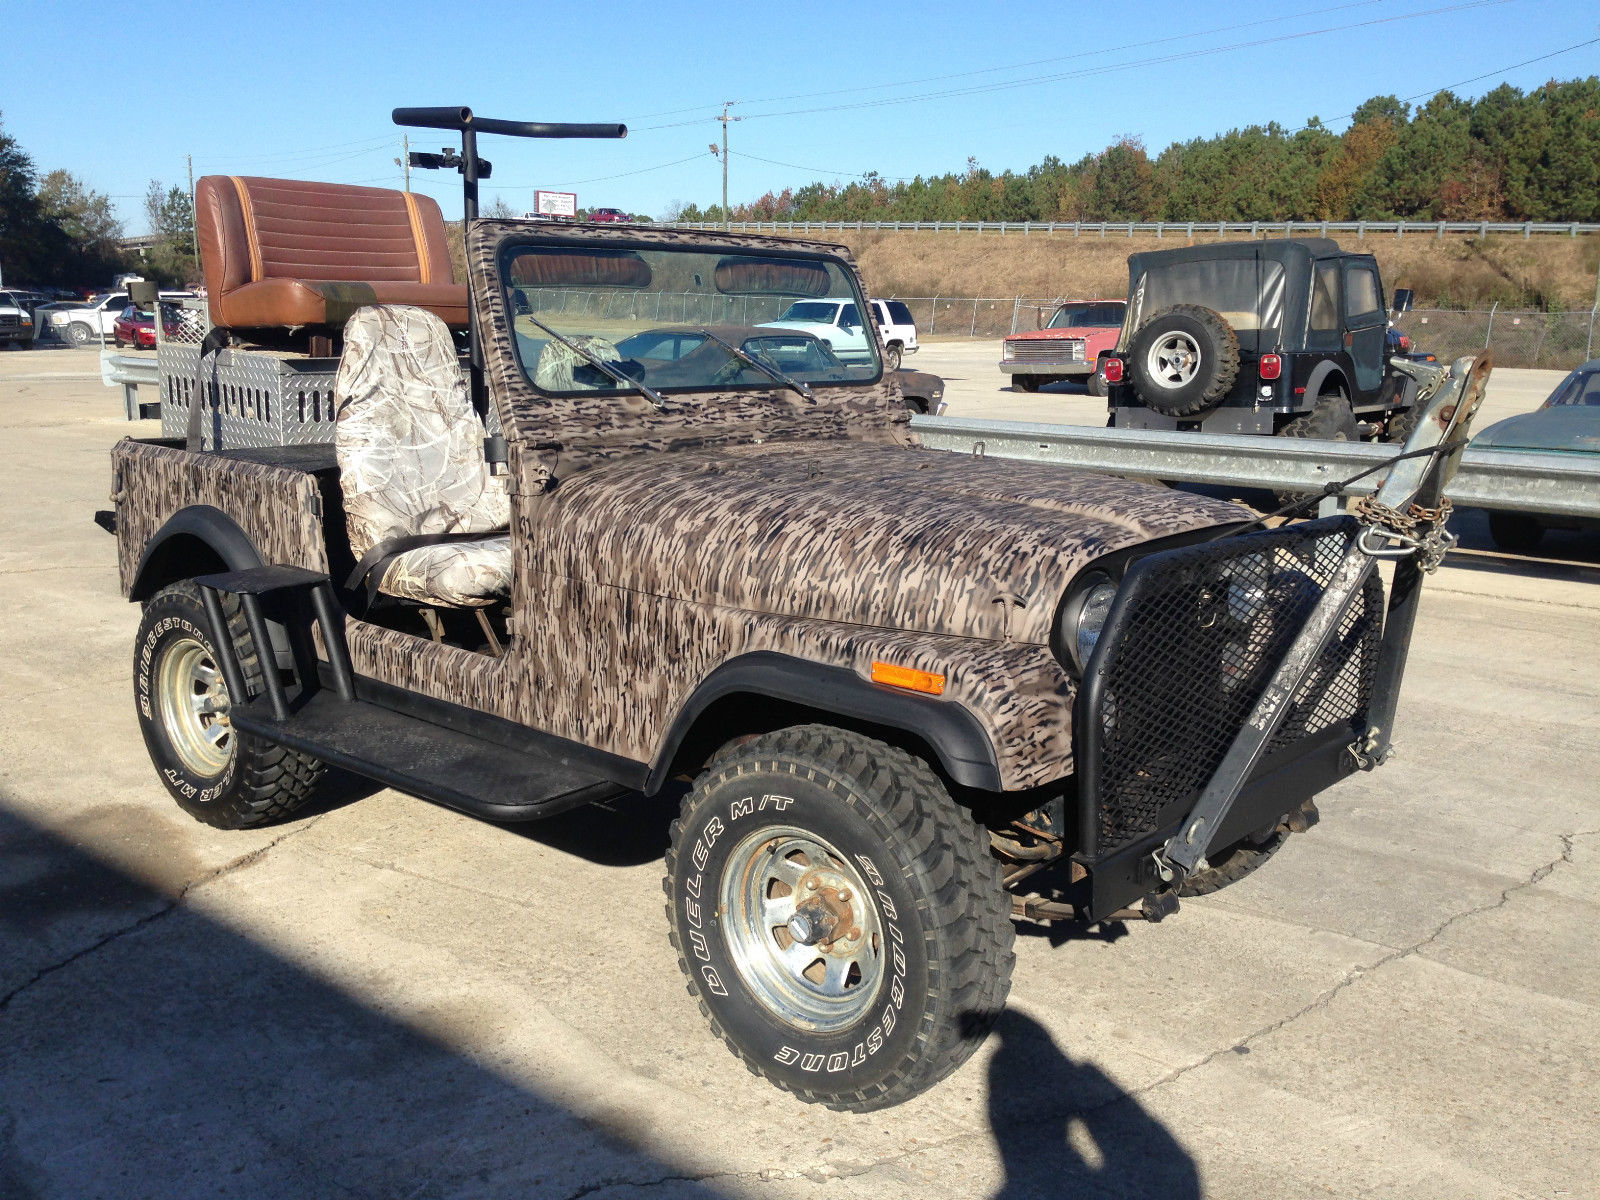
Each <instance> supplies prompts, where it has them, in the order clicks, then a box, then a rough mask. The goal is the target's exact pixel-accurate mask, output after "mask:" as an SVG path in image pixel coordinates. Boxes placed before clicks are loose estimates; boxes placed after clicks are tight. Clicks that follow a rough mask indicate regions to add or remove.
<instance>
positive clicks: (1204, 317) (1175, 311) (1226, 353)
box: [1127, 304, 1239, 417]
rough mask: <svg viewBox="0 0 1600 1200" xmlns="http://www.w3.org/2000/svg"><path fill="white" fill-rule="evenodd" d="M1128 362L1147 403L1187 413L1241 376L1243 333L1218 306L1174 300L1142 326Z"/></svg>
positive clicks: (1218, 396)
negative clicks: (1240, 350)
mask: <svg viewBox="0 0 1600 1200" xmlns="http://www.w3.org/2000/svg"><path fill="white" fill-rule="evenodd" d="M1127 362H1128V373H1129V375H1130V376H1131V377H1132V379H1133V386H1134V390H1135V391H1136V392H1138V394H1139V399H1140V400H1142V401H1144V403H1145V405H1146V407H1148V408H1150V409H1152V410H1153V411H1155V412H1158V413H1162V414H1164V415H1165V416H1169V417H1187V416H1191V415H1192V414H1194V413H1197V412H1203V411H1205V410H1206V409H1208V408H1212V407H1214V406H1215V405H1216V404H1218V403H1219V402H1220V401H1221V400H1222V398H1223V397H1224V396H1226V395H1227V394H1228V392H1229V390H1230V389H1231V388H1232V387H1233V383H1234V380H1236V379H1238V378H1239V337H1238V335H1237V334H1236V333H1234V331H1233V327H1232V326H1231V325H1229V324H1228V322H1227V321H1226V320H1224V319H1223V317H1222V314H1221V313H1219V312H1217V311H1215V310H1214V309H1210V308H1202V307H1201V306H1200V305H1198V304H1175V305H1173V306H1172V307H1171V308H1164V309H1162V310H1161V311H1159V312H1157V313H1155V314H1154V315H1153V316H1151V317H1150V318H1149V319H1148V320H1147V321H1145V323H1144V324H1143V325H1141V326H1139V331H1138V332H1137V333H1135V334H1134V335H1133V344H1132V345H1131V346H1130V347H1129V354H1128V359H1127Z"/></svg>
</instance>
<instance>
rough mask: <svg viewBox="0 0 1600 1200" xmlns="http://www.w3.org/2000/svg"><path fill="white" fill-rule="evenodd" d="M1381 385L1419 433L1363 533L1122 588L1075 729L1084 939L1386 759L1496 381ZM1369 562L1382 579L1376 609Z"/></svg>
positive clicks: (1199, 560)
mask: <svg viewBox="0 0 1600 1200" xmlns="http://www.w3.org/2000/svg"><path fill="white" fill-rule="evenodd" d="M1394 365H1395V367H1396V368H1398V369H1400V370H1401V371H1402V372H1403V373H1404V374H1407V375H1411V376H1413V377H1414V378H1416V379H1417V381H1418V383H1419V385H1420V391H1419V397H1418V401H1417V404H1418V408H1419V411H1418V413H1417V418H1418V419H1417V422H1416V426H1415V428H1414V429H1413V430H1412V432H1411V436H1410V437H1409V438H1407V440H1406V444H1405V448H1404V450H1403V451H1402V452H1401V453H1400V454H1399V455H1397V456H1396V458H1395V460H1394V462H1393V464H1392V465H1391V466H1390V467H1389V468H1388V471H1387V475H1386V477H1385V478H1384V481H1383V482H1382V484H1380V485H1379V487H1378V490H1377V492H1376V494H1375V495H1374V496H1373V497H1372V498H1371V499H1370V500H1366V501H1363V502H1362V513H1363V517H1362V519H1361V520H1357V519H1355V518H1352V517H1335V518H1332V519H1329V520H1324V521H1311V522H1307V523H1305V524H1301V525H1288V526H1283V527H1280V528H1278V529H1272V530H1263V531H1261V532H1258V533H1247V534H1241V535H1238V536H1234V537H1224V538H1220V539H1218V540H1217V541H1213V542H1208V543H1204V544H1202V545H1199V546H1191V547H1185V548H1182V549H1178V550H1169V551H1164V552H1161V553H1157V554H1152V555H1149V556H1148V557H1146V558H1143V559H1140V560H1139V561H1138V562H1136V563H1135V564H1134V565H1133V566H1132V567H1130V568H1129V570H1128V573H1127V575H1126V576H1124V578H1123V582H1122V586H1121V587H1120V588H1119V589H1118V591H1117V598H1116V601H1115V603H1114V604H1113V605H1112V609H1111V613H1110V615H1109V616H1108V618H1107V621H1106V627H1105V629H1104V630H1103V631H1102V632H1101V635H1100V639H1099V642H1098V643H1097V644H1096V647H1095V651H1094V654H1093V655H1092V656H1091V657H1090V659H1089V662H1088V663H1087V664H1086V665H1085V668H1084V677H1083V682H1082V686H1081V688H1080V689H1079V692H1078V700H1077V709H1076V711H1075V714H1074V723H1075V728H1074V733H1075V736H1076V739H1077V740H1076V745H1077V750H1078V756H1079V759H1078V795H1079V797H1080V804H1079V813H1080V820H1081V822H1082V824H1081V828H1080V829H1079V831H1078V832H1079V845H1080V849H1079V850H1078V852H1077V853H1076V854H1075V855H1074V865H1075V867H1076V868H1077V869H1076V870H1075V871H1074V872H1073V874H1074V876H1075V877H1077V878H1078V881H1079V882H1078V889H1077V890H1076V891H1075V892H1074V896H1073V900H1074V906H1075V908H1076V909H1077V910H1078V912H1080V913H1082V914H1083V915H1085V916H1087V917H1088V918H1089V919H1090V920H1103V919H1104V918H1105V917H1107V916H1108V915H1109V914H1111V913H1113V912H1116V911H1118V910H1119V909H1123V908H1125V907H1127V906H1129V905H1130V904H1132V903H1133V902H1134V901H1137V900H1140V899H1142V898H1156V897H1157V896H1158V894H1159V893H1160V892H1162V891H1172V890H1176V889H1177V888H1179V887H1181V885H1182V883H1183V880H1184V879H1185V877H1187V876H1188V875H1190V874H1192V873H1194V872H1195V871H1197V870H1201V869H1203V868H1204V866H1205V864H1206V855H1207V854H1208V853H1213V852H1218V851H1221V850H1224V849H1226V848H1227V847H1229V846H1231V845H1233V844H1234V843H1235V842H1237V841H1239V840H1240V839H1241V838H1244V837H1246V836H1249V835H1251V834H1256V835H1258V836H1260V835H1264V834H1268V833H1270V832H1271V831H1272V830H1273V829H1275V828H1276V827H1277V825H1278V824H1279V823H1280V822H1281V821H1282V820H1283V819H1284V817H1285V816H1286V815H1288V814H1292V813H1294V812H1295V810H1296V809H1298V808H1301V807H1302V806H1303V805H1304V803H1305V802H1306V801H1307V800H1309V799H1310V798H1311V797H1312V796H1314V795H1316V794H1317V793H1318V792H1320V791H1322V790H1323V789H1324V788H1326V787H1328V786H1329V785H1331V784H1333V783H1336V782H1337V781H1338V780H1340V779H1342V778H1343V777H1344V776H1346V775H1348V774H1350V773H1351V772H1353V771H1356V770H1370V769H1371V768H1373V767H1375V766H1377V765H1379V764H1381V763H1382V762H1383V760H1384V759H1385V758H1386V757H1387V756H1388V753H1389V747H1390V743H1389V738H1390V733H1391V730H1392V729H1393V726H1394V713H1395V707H1396V704H1397V703H1398V701H1399V694H1400V679H1401V676H1402V675H1403V674H1404V672H1405V663H1406V656H1407V654H1408V653H1409V652H1410V649H1411V631H1412V629H1413V628H1414V627H1415V625H1416V619H1417V604H1418V600H1419V598H1420V595H1421V591H1422V588H1421V583H1422V579H1423V576H1424V575H1425V574H1426V573H1428V572H1430V571H1432V570H1433V569H1434V568H1435V567H1437V566H1438V563H1439V561H1440V560H1441V559H1442V558H1443V557H1444V554H1445V552H1446V550H1448V548H1449V546H1450V545H1451V544H1453V539H1452V538H1450V536H1449V535H1448V534H1447V533H1446V532H1445V530H1444V527H1443V522H1444V520H1445V518H1446V517H1447V516H1448V513H1449V507H1448V505H1447V504H1445V502H1444V494H1445V489H1446V487H1447V485H1448V484H1449V482H1450V480H1451V478H1452V477H1453V476H1454V474H1455V471H1456V468H1457V467H1458V466H1459V465H1460V461H1461V451H1462V449H1463V448H1464V447H1465V446H1466V444H1467V438H1468V433H1469V429H1470V426H1471V423H1472V418H1473V416H1474V415H1475V414H1476V412H1477V410H1478V407H1479V405H1480V404H1481V403H1482V401H1483V397H1484V393H1485V390H1486V388H1487V385H1488V380H1489V373H1490V371H1491V369H1492V362H1491V360H1490V357H1489V355H1488V354H1487V353H1485V354H1481V355H1477V356H1467V357H1463V358H1458V359H1457V360H1456V361H1455V362H1454V363H1453V364H1452V365H1451V366H1450V367H1449V368H1448V369H1447V368H1444V367H1432V366H1423V365H1421V364H1413V363H1406V362H1403V361H1402V360H1399V359H1396V360H1395V363H1394ZM1357 478H1358V479H1359V478H1360V476H1357ZM1354 482H1355V480H1346V481H1345V482H1344V483H1337V484H1332V485H1330V486H1329V489H1328V492H1327V494H1329V495H1332V494H1334V492H1336V491H1338V490H1341V489H1343V488H1345V487H1347V486H1349V484H1351V483H1354ZM1380 559H1389V560H1391V561H1393V562H1394V564H1395V567H1394V581H1393V584H1392V586H1391V589H1390V593H1389V602H1388V606H1387V608H1385V606H1384V603H1383V588H1382V585H1381V583H1380V582H1379V580H1378V574H1377V563H1378V560H1380ZM1160 899H1162V900H1163V901H1165V903H1164V904H1157V905H1156V906H1154V909H1153V910H1152V911H1155V912H1163V911H1166V910H1167V909H1169V908H1170V903H1171V901H1170V897H1160Z"/></svg>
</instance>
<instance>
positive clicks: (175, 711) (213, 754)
mask: <svg viewBox="0 0 1600 1200" xmlns="http://www.w3.org/2000/svg"><path fill="white" fill-rule="evenodd" d="M224 609H225V611H227V613H228V615H229V633H230V634H231V636H232V637H233V641H234V645H235V646H236V647H237V649H238V655H239V665H240V668H241V670H242V671H243V673H244V679H245V684H246V686H249V687H252V688H259V687H260V686H261V681H262V677H261V670H262V667H261V660H260V657H259V655H257V653H256V650H255V646H254V643H253V642H252V641H251V640H250V634H249V632H248V630H246V628H245V622H244V617H243V614H242V613H241V612H240V610H239V602H238V600H237V599H235V598H234V597H232V596H229V597H226V598H225V600H224ZM133 693H134V705H135V708H136V709H137V711H138V714H139V731H140V732H141V733H143V734H144V744H145V748H146V749H147V750H149V752H150V761H151V762H152V763H153V764H154V765H155V768H156V773H157V774H158V775H160V776H161V782H162V783H164V784H165V785H166V788H167V791H169V792H171V793H172V798H173V799H174V800H176V801H177V802H178V805H179V807H181V808H182V809H183V810H184V811H185V812H186V813H188V814H189V815H190V816H191V817H194V818H195V819H196V820H200V821H204V822H205V823H206V824H207V825H215V826H217V827H218V828H221V829H243V828H246V827H248V826H251V825H262V824H265V823H267V822H269V821H274V820H277V819H279V818H281V817H286V816H288V815H289V814H290V813H292V812H293V811H294V810H295V809H297V808H299V807H300V806H301V805H302V804H304V803H305V802H306V801H307V800H308V799H310V797H311V793H312V790H313V789H314V788H315V787H316V785H317V781H318V779H319V778H321V776H322V764H321V763H320V762H318V761H317V760H316V759H314V758H310V757H308V756H307V755H304V754H301V753H299V752H298V751H294V750H289V749H286V748H285V747H283V746H279V745H276V744H275V743H272V742H266V741H262V740H261V739H260V738H255V737H251V736H249V735H248V734H243V733H239V732H237V731H236V730H234V729H233V728H232V726H231V725H230V724H229V721H228V712H229V710H230V709H231V708H232V705H233V702H234V698H233V697H231V696H229V695H228V688H227V684H226V682H225V681H224V680H223V678H222V673H221V670H220V668H219V667H218V664H217V655H216V650H215V648H214V646H213V644H212V633H211V627H210V622H208V621H207V620H206V615H205V608H204V607H203V605H202V604H201V601H200V589H199V588H198V587H196V586H195V585H194V584H193V583H190V582H189V581H187V580H185V581H184V582H182V583H175V584H172V585H171V586H170V587H166V588H163V589H162V590H161V591H159V592H157V593H156V594H155V595H154V596H152V597H151V598H150V602H149V603H148V604H146V605H145V608H144V619H143V620H141V621H140V622H139V637H138V640H137V641H136V642H135V643H134V650H133Z"/></svg>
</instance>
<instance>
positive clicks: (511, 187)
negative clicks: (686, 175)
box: [495, 151, 705, 192]
mask: <svg viewBox="0 0 1600 1200" xmlns="http://www.w3.org/2000/svg"><path fill="white" fill-rule="evenodd" d="M704 157H705V152H704V151H701V152H700V153H698V154H691V155H689V157H687V158H675V159H673V160H672V161H671V162H664V163H657V164H656V165H655V166H653V167H640V168H638V170H635V171H619V172H617V173H616V174H615V175H596V176H594V177H593V178H590V179H568V180H562V181H559V182H556V183H506V184H496V185H495V188H496V190H497V191H502V192H518V191H527V190H528V189H530V188H558V187H577V186H579V185H580V184H585V183H605V182H607V181H608V180H612V179H626V178H628V177H629V176H630V175H648V174H649V173H650V172H651V171H665V170H666V169H667V168H668V167H677V166H681V165H682V164H684V163H686V162H695V161H697V160H699V159H703V158H704Z"/></svg>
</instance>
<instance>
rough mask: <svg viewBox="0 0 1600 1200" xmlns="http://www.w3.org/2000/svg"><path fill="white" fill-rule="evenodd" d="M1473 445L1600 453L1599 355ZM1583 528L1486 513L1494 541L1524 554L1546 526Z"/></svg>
mask: <svg viewBox="0 0 1600 1200" xmlns="http://www.w3.org/2000/svg"><path fill="white" fill-rule="evenodd" d="M1472 444H1473V445H1474V446H1490V447H1493V448H1495V449H1497V450H1532V451H1537V452H1540V453H1549V454H1591V455H1600V358H1596V359H1591V360H1590V361H1589V362H1586V363H1584V364H1583V365H1582V366H1581V367H1578V368H1577V369H1576V370H1574V371H1573V372H1572V373H1571V374H1570V375H1568V376H1567V377H1566V378H1565V379H1563V380H1562V381H1561V383H1560V385H1559V386H1558V387H1557V388H1556V390H1555V391H1553V392H1551V393H1550V398H1549V399H1548V400H1546V401H1545V402H1544V403H1543V404H1541V405H1540V406H1539V407H1538V408H1536V409H1534V410H1533V411H1532V412H1530V413H1523V414H1522V415H1521V416H1519V417H1507V418H1506V419H1505V420H1504V421H1497V422H1495V423H1494V424H1493V425H1491V426H1489V428H1487V429H1485V430H1484V431H1483V432H1482V433H1480V434H1479V435H1478V436H1477V437H1475V438H1473V439H1472ZM1583 527H1584V525H1583V522H1581V521H1579V520H1578V519H1576V518H1573V517H1556V516H1548V515H1546V516H1535V515H1533V514H1531V513H1518V512H1491V513H1490V514H1489V533H1490V535H1491V536H1492V537H1493V538H1494V540H1495V544H1496V545H1498V546H1499V547H1500V548H1501V549H1503V550H1515V551H1517V552H1519V553H1524V554H1525V553H1528V552H1530V551H1532V550H1534V549H1536V548H1537V547H1538V545H1539V542H1540V540H1541V539H1542V538H1543V537H1544V531H1545V530H1546V529H1580V528H1583Z"/></svg>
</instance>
